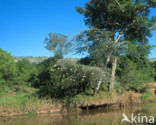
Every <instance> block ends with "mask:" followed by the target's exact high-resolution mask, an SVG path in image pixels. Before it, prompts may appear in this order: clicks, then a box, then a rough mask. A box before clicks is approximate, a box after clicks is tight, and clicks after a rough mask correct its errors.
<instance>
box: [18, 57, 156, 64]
mask: <svg viewBox="0 0 156 125" xmlns="http://www.w3.org/2000/svg"><path fill="white" fill-rule="evenodd" d="M22 59H27V60H29V61H30V62H32V63H39V62H42V61H44V60H45V59H48V57H46V56H38V57H33V56H18V57H15V61H16V62H17V61H19V60H22ZM71 60H72V59H71ZM149 60H150V62H154V61H156V58H150V59H149Z"/></svg>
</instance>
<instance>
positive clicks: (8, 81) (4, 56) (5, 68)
mask: <svg viewBox="0 0 156 125" xmlns="http://www.w3.org/2000/svg"><path fill="white" fill-rule="evenodd" d="M16 76H17V68H16V64H15V61H14V58H13V57H12V56H11V55H10V54H9V53H7V52H5V51H4V50H2V49H1V48H0V85H12V84H16V83H17V80H16Z"/></svg>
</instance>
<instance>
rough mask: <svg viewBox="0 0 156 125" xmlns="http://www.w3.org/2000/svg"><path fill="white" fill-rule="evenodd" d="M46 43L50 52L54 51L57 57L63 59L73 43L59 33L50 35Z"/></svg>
mask: <svg viewBox="0 0 156 125" xmlns="http://www.w3.org/2000/svg"><path fill="white" fill-rule="evenodd" d="M44 43H45V44H46V48H47V49H48V50H49V51H52V52H53V53H54V55H55V56H60V57H63V55H65V54H67V53H68V51H69V48H70V47H71V43H70V42H69V41H68V38H67V36H65V35H63V34H59V33H49V35H48V37H47V38H46V39H45V41H44Z"/></svg>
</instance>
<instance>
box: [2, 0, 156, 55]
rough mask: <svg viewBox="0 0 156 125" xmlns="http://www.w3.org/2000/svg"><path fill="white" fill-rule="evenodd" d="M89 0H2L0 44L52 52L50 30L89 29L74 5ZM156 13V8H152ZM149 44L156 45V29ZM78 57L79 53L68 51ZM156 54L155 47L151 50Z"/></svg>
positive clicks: (14, 50)
mask: <svg viewBox="0 0 156 125" xmlns="http://www.w3.org/2000/svg"><path fill="white" fill-rule="evenodd" d="M87 1H88V0H0V48H2V49H3V50H5V51H7V52H9V53H11V55H12V56H52V53H51V52H49V51H48V50H46V48H45V44H44V42H43V41H44V39H45V37H46V36H47V35H48V33H49V32H56V33H63V34H65V35H68V36H70V37H74V36H75V35H76V34H78V33H79V32H80V31H82V30H84V29H86V28H87V27H86V26H85V24H84V17H83V16H82V15H80V14H79V13H77V12H76V10H75V6H84V4H85V3H86V2H87ZM151 15H155V16H156V9H152V10H151ZM152 34H153V37H152V38H150V44H154V45H156V32H152ZM68 56H72V57H78V56H80V55H68ZM149 57H151V58H156V49H153V50H152V51H151V54H150V56H149Z"/></svg>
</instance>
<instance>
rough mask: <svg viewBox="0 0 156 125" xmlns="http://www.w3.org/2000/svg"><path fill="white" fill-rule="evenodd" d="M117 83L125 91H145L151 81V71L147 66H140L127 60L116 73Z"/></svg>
mask: <svg viewBox="0 0 156 125" xmlns="http://www.w3.org/2000/svg"><path fill="white" fill-rule="evenodd" d="M117 74H118V77H119V82H120V84H121V86H123V87H124V88H125V89H126V90H134V91H139V92H142V91H145V88H148V87H146V84H145V83H147V82H151V81H153V69H152V67H151V66H150V65H149V64H144V65H141V64H139V63H134V62H133V61H131V60H129V59H127V60H124V63H123V62H121V64H120V68H118V71H117Z"/></svg>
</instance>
